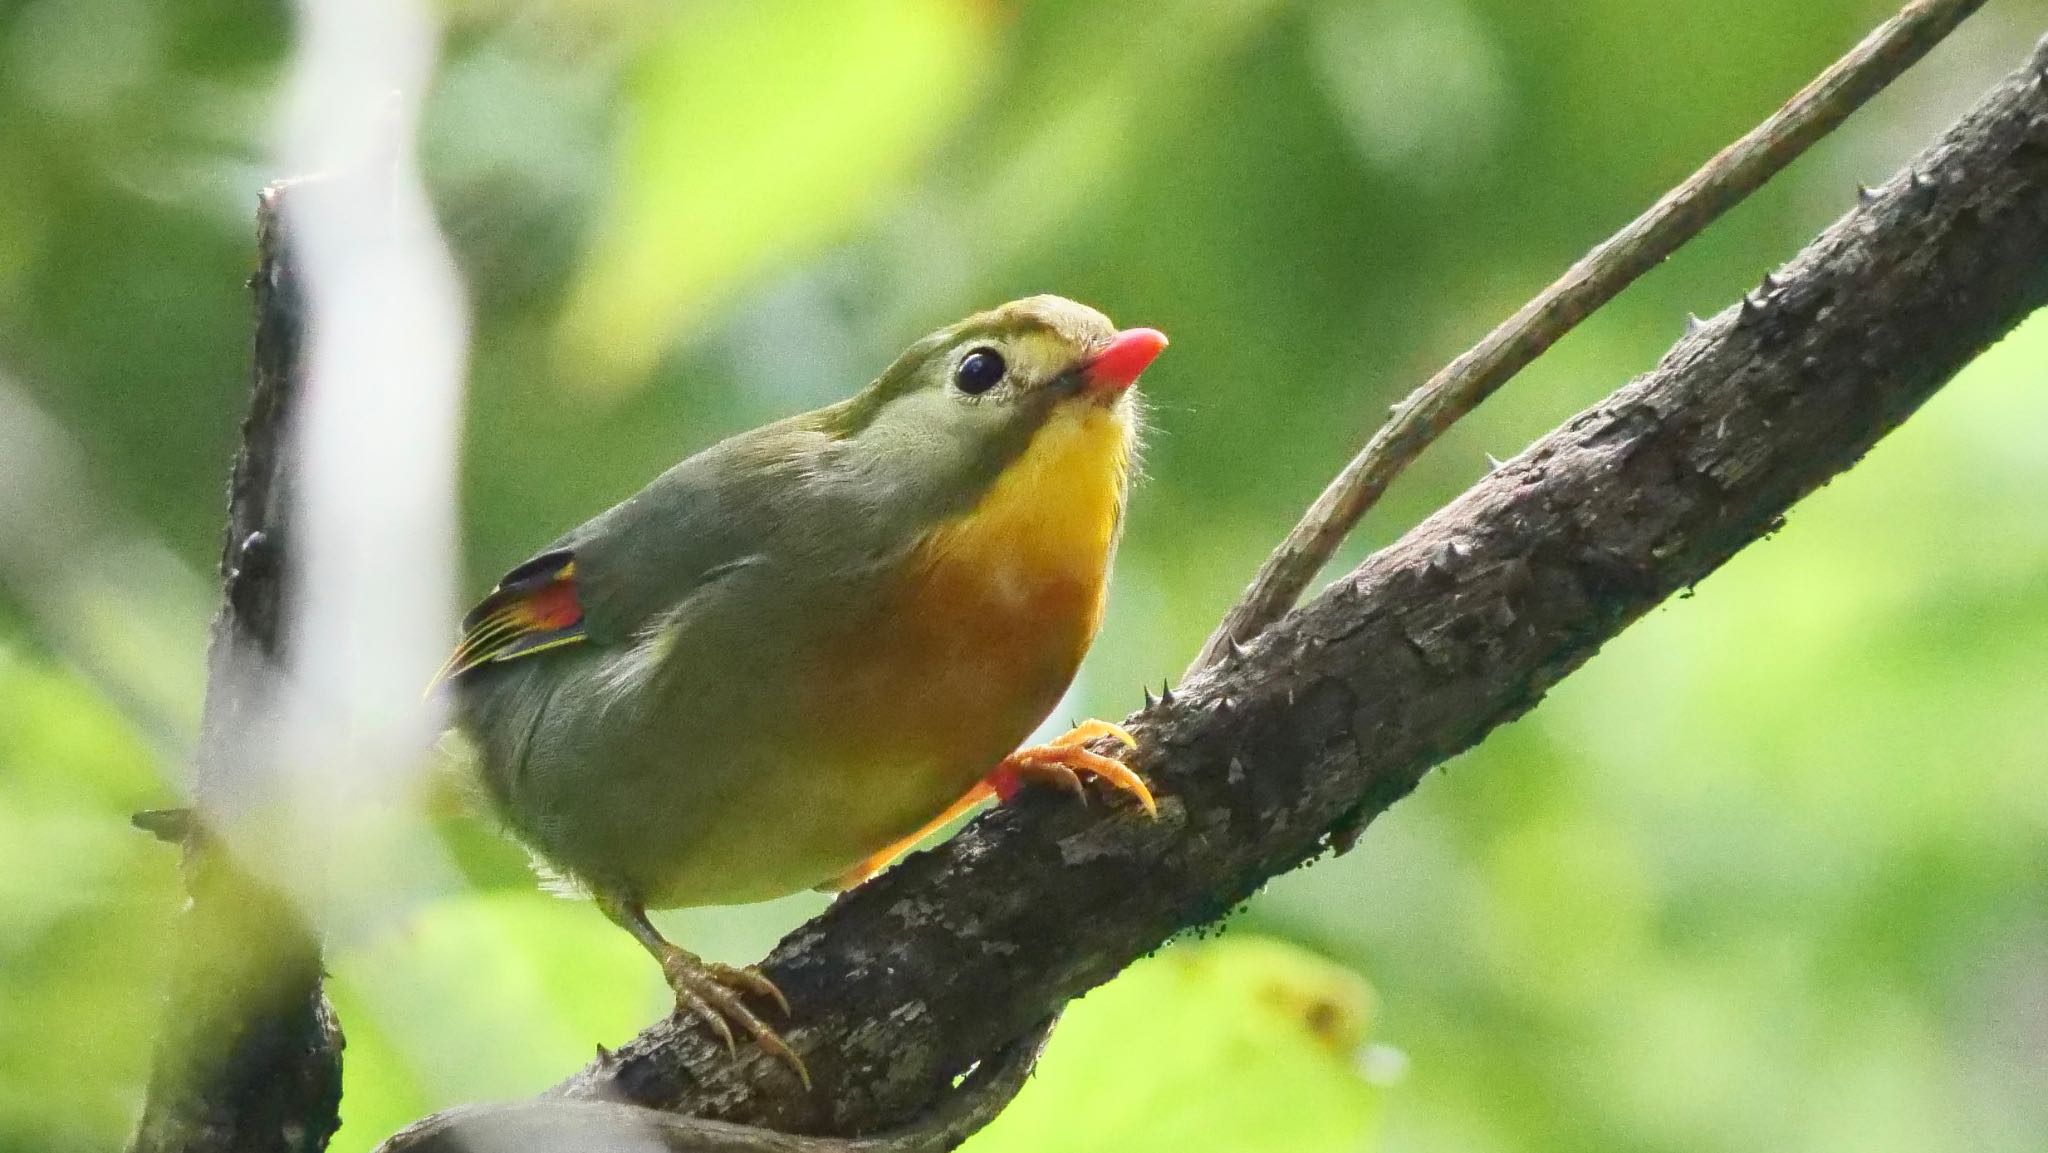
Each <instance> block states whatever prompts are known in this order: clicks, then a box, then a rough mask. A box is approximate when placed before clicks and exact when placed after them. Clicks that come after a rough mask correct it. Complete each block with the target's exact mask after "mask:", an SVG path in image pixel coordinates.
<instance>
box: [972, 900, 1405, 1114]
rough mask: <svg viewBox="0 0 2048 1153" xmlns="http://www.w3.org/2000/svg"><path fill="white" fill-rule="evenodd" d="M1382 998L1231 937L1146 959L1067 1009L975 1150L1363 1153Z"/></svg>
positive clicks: (1259, 942) (1293, 956)
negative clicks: (1370, 1037) (1366, 1046)
mask: <svg viewBox="0 0 2048 1153" xmlns="http://www.w3.org/2000/svg"><path fill="white" fill-rule="evenodd" d="M1371 1013H1372V991H1371V989H1370V988H1368V987H1367V986H1366V984H1365V982H1364V981H1362V980H1360V979H1359V977H1358V976H1357V975H1356V974H1354V973H1352V972H1350V971H1349V970H1347V969H1343V968H1341V967H1339V966H1337V965H1335V964H1332V963H1331V962H1329V961H1326V960H1324V959H1323V958H1321V957H1318V956H1316V955H1315V954H1313V953H1310V952H1308V951H1306V950H1304V949H1301V948H1299V947H1297V946H1294V945H1290V944H1286V943H1284V942H1280V941H1273V940H1265V939H1261V938H1256V937H1230V938H1226V939H1223V940H1217V941H1210V942H1206V943H1202V944H1195V945H1187V946H1182V947H1179V948H1174V949H1170V950H1168V951H1167V952H1165V953H1162V954H1160V955H1159V956H1157V957H1153V958H1150V959H1148V960H1144V961H1141V962H1139V963H1138V964H1136V965H1133V966H1131V968H1130V969H1129V970H1128V971H1126V972H1125V973H1124V974H1123V975H1122V976H1120V977H1118V978H1117V979H1116V980H1115V981H1112V982H1111V983H1109V984H1108V985H1105V986H1103V987H1102V988H1100V989H1098V990H1096V991H1095V992H1093V993H1090V994H1089V995H1088V996H1087V997H1086V998H1085V999H1083V1000H1082V1001H1080V1002H1079V1003H1077V1004H1076V1005H1074V1007H1073V1008H1072V1009H1070V1010H1068V1012H1067V1015H1066V1017H1065V1019H1064V1020H1063V1021H1061V1022H1060V1026H1059V1029H1058V1031H1057V1032H1055V1033H1054V1035H1053V1040H1052V1043H1051V1044H1050V1045H1049V1046H1048V1047H1047V1049H1046V1054H1045V1059H1044V1060H1043V1061H1041V1062H1040V1064H1039V1067H1038V1071H1037V1072H1036V1073H1035V1074H1034V1075H1033V1076H1032V1079H1031V1083H1030V1084H1028V1085H1026V1086H1025V1088H1024V1091H1023V1092H1022V1093H1021V1094H1019V1095H1018V1097H1017V1100H1016V1102H1015V1103H1014V1104H1012V1105H1011V1106H1010V1108H1009V1109H1008V1110H1006V1111H1005V1112H1004V1113H1003V1115H1002V1116H1001V1117H999V1118H997V1119H996V1121H995V1123H994V1124H992V1125H990V1126H989V1127H988V1128H987V1129H985V1130H983V1131H982V1132H981V1133H980V1134H979V1135H977V1136H976V1137H974V1138H973V1139H972V1140H971V1141H969V1142H968V1143H967V1145H966V1146H965V1148H966V1149H967V1150H968V1153H1009V1151H1011V1150H1017V1151H1019V1153H1022V1151H1027V1150H1028V1151H1031V1153H1040V1151H1043V1150H1055V1149H1056V1150H1060V1151H1062V1153H1086V1151H1088V1150H1104V1151H1109V1150H1115V1151H1116V1153H1145V1151H1147V1150H1159V1151H1161V1153H1165V1151H1169V1150H1171V1151H1173V1153H1200V1151H1202V1150H1212V1149H1213V1150H1219V1151H1221V1150H1228V1151H1229V1153H1262V1151H1265V1150H1271V1151H1272V1153H1320V1151H1322V1150H1329V1151H1331V1153H1340V1151H1341V1153H1356V1151H1358V1150H1361V1149H1364V1148H1367V1147H1368V1137H1369V1136H1370V1134H1371V1131H1372V1124H1373V1119H1374V1118H1375V1116H1376V1115H1377V1111H1378V1105H1377V1102H1376V1100H1375V1091H1374V1089H1373V1087H1372V1086H1371V1085H1369V1084H1367V1082H1366V1080H1365V1078H1364V1077H1363V1076H1362V1075H1361V1073H1360V1072H1359V1061H1358V1050H1359V1047H1360V1045H1361V1044H1362V1043H1363V1041H1364V1039H1365V1035H1366V1031H1367V1028H1368V1025H1369V1023H1370V1016H1371Z"/></svg>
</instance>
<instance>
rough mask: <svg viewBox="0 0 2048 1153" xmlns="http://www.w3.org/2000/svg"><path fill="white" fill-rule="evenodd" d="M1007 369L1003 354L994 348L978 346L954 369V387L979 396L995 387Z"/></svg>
mask: <svg viewBox="0 0 2048 1153" xmlns="http://www.w3.org/2000/svg"><path fill="white" fill-rule="evenodd" d="M1005 371H1007V368H1006V366H1005V365H1004V364H1003V357H1002V354H1001V353H999V352H997V351H996V350H995V349H993V348H977V349H975V350H974V351H973V352H970V353H968V354H967V355H966V356H964V357H962V358H961V359H960V367H959V368H956V369H954V370H953V387H955V388H957V389H959V390H960V391H961V392H964V393H966V394H967V395H969V396H979V395H981V394H982V393H984V392H987V391H988V390H989V389H991V388H994V387H995V386H996V384H997V382H999V381H1001V380H1002V379H1003V373H1004V372H1005Z"/></svg>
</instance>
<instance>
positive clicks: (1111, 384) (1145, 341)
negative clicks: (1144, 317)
mask: <svg viewBox="0 0 2048 1153" xmlns="http://www.w3.org/2000/svg"><path fill="white" fill-rule="evenodd" d="M1165 347H1166V334H1165V333H1163V332H1161V331H1159V330H1158V329H1156V328H1126V329H1124V330H1123V331H1122V332H1119V333H1117V334H1116V336H1115V337H1113V338H1112V339H1111V340H1110V342H1109V344H1108V345H1107V346H1105V347H1104V348H1103V350H1102V351H1101V352H1098V353H1096V354H1095V358H1094V359H1093V360H1090V361H1089V362H1088V365H1087V367H1086V368H1084V369H1082V370H1081V371H1082V373H1083V374H1084V375H1085V376H1087V378H1088V391H1089V392H1092V393H1095V394H1097V395H1099V396H1113V395H1115V394H1117V393H1119V392H1122V391H1123V390H1125V389H1127V388H1129V387H1131V385H1133V384H1135V383H1136V382H1137V380H1138V377H1139V376H1141V375H1143V374H1144V372H1145V370H1146V369H1147V368H1149V367H1150V366H1151V364H1152V361H1153V360H1154V359H1156V358H1157V357H1158V356H1159V352H1160V350H1161V349H1164V348H1165Z"/></svg>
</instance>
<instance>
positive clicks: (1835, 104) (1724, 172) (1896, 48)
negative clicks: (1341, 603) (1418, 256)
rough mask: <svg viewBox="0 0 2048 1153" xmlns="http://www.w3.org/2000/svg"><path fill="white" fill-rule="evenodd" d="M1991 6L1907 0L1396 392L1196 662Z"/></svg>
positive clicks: (1303, 582)
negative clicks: (1559, 355) (1501, 403)
mask: <svg viewBox="0 0 2048 1153" xmlns="http://www.w3.org/2000/svg"><path fill="white" fill-rule="evenodd" d="M1983 6H1984V0H1913V2H1912V3H1910V4H1908V5H1906V6H1905V7H1904V8H1903V9H1901V10H1900V11H1899V14H1898V15H1896V16H1894V17H1892V18H1891V19H1890V20H1887V21H1886V22H1885V23H1884V24H1883V25H1882V26H1881V27H1879V28H1877V29H1876V30H1875V31H1873V32H1872V33H1871V34H1870V35H1869V36H1866V37H1864V38H1863V42H1862V43H1860V44H1858V45H1856V47H1855V48H1853V49H1851V50H1850V51H1849V53H1848V55H1846V56H1843V57H1842V58H1841V59H1840V60H1837V61H1835V63H1834V64H1833V65H1832V66H1830V67H1829V68H1828V70H1827V71H1825V72H1823V73H1821V74H1820V75H1819V76H1817V77H1815V78H1814V80H1813V82H1812V83H1810V84H1808V85H1807V86H1806V87H1804V88H1802V89H1800V90H1799V91H1798V92H1797V93H1796V94H1794V95H1793V97H1792V99H1790V100H1788V101H1786V102H1785V106H1784V107H1783V108H1780V109H1778V110H1777V111H1776V112H1774V113H1772V114H1771V116H1770V118H1769V119H1768V120H1765V121H1764V122H1763V123H1762V124H1759V125H1757V126H1756V127H1755V128H1753V129H1751V130H1750V131H1749V132H1748V133H1746V134H1744V136H1743V137H1742V139H1740V140H1737V141H1736V142H1735V143H1733V144H1730V145H1729V146H1728V147H1726V148H1724V149H1722V150H1721V151H1720V153H1718V154H1717V155H1715V157H1714V158H1713V159H1712V160H1709V161H1707V163H1706V164H1704V165H1702V166H1701V168H1700V170H1699V171H1697V172H1695V173H1693V174H1692V175H1691V176H1689V177H1687V178H1686V180H1685V182H1684V183H1683V184H1680V185H1679V186H1678V187H1676V188H1673V189H1672V190H1671V191H1669V192H1667V193H1665V194H1664V195H1663V197H1662V198H1660V199H1659V200H1658V201H1657V203H1655V204H1653V205H1651V206H1650V207H1649V208H1648V209H1647V210H1645V211H1644V212H1643V214H1642V215H1641V216H1638V217H1636V218H1635V219H1634V220H1631V221H1629V223H1628V224H1627V225H1626V226H1625V227H1623V228H1622V230H1621V231H1619V232H1617V233H1615V234H1614V235H1613V236H1610V237H1608V238H1607V239H1606V240H1605V241H1603V242H1601V244H1600V246H1599V247H1597V248H1595V249H1593V251H1591V252H1589V253H1587V254H1586V255H1585V256H1583V257H1581V258H1580V259H1579V261H1578V263H1576V264H1574V265H1572V266H1571V267H1570V268H1569V269H1566V270H1565V274H1564V275H1563V276H1560V277H1558V278H1557V280H1555V281H1554V282H1552V283H1551V284H1550V286H1549V287H1547V288H1545V289H1544V290H1543V291H1542V292H1540V293H1537V294H1536V298H1535V299H1534V300H1531V301H1530V302H1529V303H1527V304H1525V305H1523V306H1522V307H1521V308H1520V309H1519V310H1517V311H1516V312H1515V314H1514V315H1513V316H1510V317H1508V318H1507V319H1506V320H1503V321H1501V322H1500V324H1499V325H1498V326H1496V327H1495V328H1494V330H1493V331H1491V332H1489V333H1487V334H1486V336H1485V337H1484V338H1483V339H1481V340H1480V342H1479V343H1478V344H1475V345H1473V346H1472V347H1471V348H1469V349H1466V350H1465V352H1464V353H1462V354H1461V355H1460V356H1459V357H1458V358H1457V359H1456V360H1453V361H1452V362H1451V363H1449V364H1447V365H1445V366H1444V367H1443V368H1441V369H1439V370H1438V371H1437V373H1436V375H1434V376H1432V377H1430V378H1429V379H1428V380H1427V381H1425V382H1423V385H1422V387H1420V388H1418V389H1416V390H1415V391H1414V392H1413V393H1412V394H1410V395H1409V396H1408V397H1407V399H1405V400H1403V401H1402V402H1401V403H1400V404H1397V405H1395V406H1394V412H1393V415H1392V416H1391V417H1390V418H1389V419H1388V420H1387V423H1386V424H1384V425H1382V426H1381V427H1380V430H1379V431H1378V432H1376V433H1374V434H1373V436H1372V439H1371V440H1370V441H1368V442H1367V443H1366V446H1365V448H1364V449H1362V450H1360V452H1359V454H1358V455H1357V456H1356V457H1354V458H1353V459H1352V461H1351V463H1349V464H1347V465H1345V466H1344V469H1343V471H1342V472H1340V473H1338V474H1337V477H1336V479H1335V480H1332V481H1331V482H1330V485H1329V487H1328V488H1326V489H1324V490H1323V492H1322V495H1320V496H1318V497H1317V498H1316V501H1315V504H1313V505H1311V506H1310V507H1309V510H1308V512H1307V513H1305V514H1304V515H1303V516H1302V518H1301V523H1299V524H1297V525H1295V526H1294V529H1293V531H1291V532H1289V533H1288V534H1287V539H1286V540H1284V541H1282V542H1280V547H1279V548H1277V549H1274V550H1273V555H1272V556H1270V557H1268V558H1267V559H1266V563H1265V564H1264V565H1263V566H1261V567H1260V569H1259V572H1258V575H1257V576H1256V577H1254V578H1252V583H1251V587H1249V588H1247V589H1246V590H1245V592H1244V595H1243V596H1242V597H1240V598H1239V599H1238V602H1237V603H1236V604H1235V605H1232V606H1231V608H1230V611H1229V612H1227V613H1225V614H1224V616H1223V620H1222V623H1220V624H1218V625H1217V626H1216V631H1215V632H1213V633H1211V634H1210V636H1209V640H1208V642H1207V643H1206V644H1204V645H1203V646H1202V652H1201V654H1200V655H1199V656H1197V657H1196V658H1195V664H1194V666H1193V667H1192V668H1190V669H1189V670H1188V672H1189V675H1193V674H1194V673H1195V672H1196V671H1198V670H1199V669H1200V668H1201V667H1202V666H1204V665H1207V664H1210V663H1212V662H1214V661H1217V660H1220V659H1221V658H1222V656H1223V654H1224V653H1225V652H1227V651H1228V650H1229V647H1230V645H1231V644H1232V643H1233V642H1239V643H1241V642H1243V641H1247V640H1250V639H1251V638H1252V637H1253V636H1255V635H1257V634H1258V632H1259V630H1260V629H1263V628H1265V627H1266V626H1267V625H1269V624H1271V623H1273V621H1274V620H1276V619H1278V618H1279V616H1280V614H1281V613H1284V612H1286V611H1287V610H1288V609H1290V608H1292V607H1294V602H1295V601H1297V600H1299V599H1300V598H1301V594H1302V592H1303V590H1305V589H1307V588H1308V586H1309V582H1310V581H1312V580H1314V579H1315V575H1316V574H1317V573H1318V572H1321V571H1322V568H1323V566H1324V565H1325V564H1328V563H1329V561H1330V557H1331V556H1332V555H1333V554H1335V553H1336V551H1337V546H1338V545H1339V544H1342V543H1343V541H1344V538H1345V537H1346V536H1348V535H1350V533H1351V530H1352V528H1354V527H1355V526H1356V525H1357V524H1358V521H1359V519H1360V518H1361V517H1363V516H1365V514H1366V513H1367V512H1369V511H1371V509H1372V506H1373V505H1374V504H1376V503H1378V501H1379V499H1380V497H1381V496H1382V495H1384V494H1385V493H1386V491H1387V486H1388V485H1390V484H1392V483H1394V478H1395V477H1398V476H1400V475H1401V472H1402V470H1403V469H1405V468H1407V467H1408V465H1409V464H1411V463H1412V462H1413V461H1414V460H1415V458H1416V457H1418V456H1421V455H1422V452H1423V450H1424V449H1426V448H1428V447H1429V446H1430V445H1432V444H1434V443H1436V439H1437V438H1438V437H1440V436H1442V435H1443V434H1444V433H1445V432H1447V431H1449V430H1450V427H1451V426H1452V425H1453V424H1456V423H1457V422H1458V421H1459V420H1460V419H1462V418H1463V417H1464V416H1465V415H1466V414H1467V413H1469V412H1471V411H1472V410H1473V409H1474V408H1477V407H1478V406H1479V404H1480V402H1482V401H1484V400H1485V399H1486V398H1487V397H1489V396H1492V395H1493V394H1494V393H1495V392H1497V391H1499V389H1500V388H1501V387H1502V386H1503V385H1505V384H1507V382H1508V381H1510V380H1512V379H1514V376H1515V374H1516V373H1518V372H1520V371H1522V369H1524V368H1527V367H1528V366H1529V364H1530V363H1531V362H1533V361H1534V360H1535V359H1536V358H1537V357H1539V356H1541V355H1543V352H1544V350H1545V349H1547V348H1549V347H1550V346H1551V345H1553V344H1556V343H1557V342H1558V341H1559V340H1561V339H1563V338H1564V335H1565V334H1566V333H1568V332H1570V331H1571V330H1572V329H1574V328H1576V327H1578V324H1579V322H1580V321H1582V320H1584V319H1586V318H1587V317H1588V316H1591V315H1592V314H1593V313H1594V311H1595V310H1597V309H1598V308H1600V307H1601V306H1602V305H1604V304H1606V303H1607V302H1608V301H1610V300H1613V299H1614V298H1615V297H1617V296H1619V295H1621V292H1622V290H1623V289H1625V288H1627V287H1628V286H1629V285H1631V284H1634V283H1635V282H1636V280H1637V278H1639V277H1641V276H1642V275H1643V274H1644V273H1646V272H1648V271H1650V270H1651V269H1652V268H1655V267H1657V265H1659V264H1661V263H1663V261H1664V259H1665V258H1666V257H1668V256H1670V255H1671V254H1672V253H1674V252H1676V251H1678V249H1679V248H1680V246H1682V245H1684V244H1685V243H1686V242H1687V241H1689V240H1691V239H1692V238H1693V237H1695V236H1698V235H1699V234H1700V233H1701V232H1703V231H1705V230H1706V228H1707V226H1708V225H1710V224H1712V223H1713V222H1714V221H1716V220H1719V219H1720V218H1721V214H1722V213H1724V212H1727V211H1728V210H1729V209H1731V208H1733V207H1735V206H1736V205H1737V204H1740V203H1742V201H1744V200H1746V199H1748V197H1749V194H1750V193H1752V192H1755V191H1756V190H1757V189H1759V188H1761V187H1763V185H1764V182H1765V181H1768V180H1769V179H1770V178H1771V177H1773V176H1775V175H1777V174H1778V173H1779V172H1781V171H1783V170H1784V168H1785V166H1786V165H1788V164H1790V163H1792V162H1793V161H1794V160H1797V159H1798V158H1799V157H1800V155H1802V154H1803V153H1804V152H1805V151H1806V150H1807V149H1808V148H1809V147H1811V146H1813V145H1814V144H1815V143H1817V142H1818V141H1819V140H1820V139H1821V138H1822V137H1824V136H1826V135H1827V134H1828V133H1829V132H1832V131H1834V129H1835V128H1836V127H1837V126H1838V125H1840V124H1841V123H1842V121H1844V120H1846V119H1848V117H1849V114H1850V113H1852V112H1854V111H1856V110H1857V109H1858V108H1861V107H1862V106H1863V104H1864V102H1865V101H1867V100H1869V99H1870V98H1871V97H1873V96H1875V95H1877V94H1878V93H1879V92H1882V91H1884V89H1885V86H1886V85H1888V84H1890V83H1891V82H1892V81H1893V80H1895V79H1897V78H1898V77H1899V75H1900V74H1902V73H1904V72H1905V71H1906V69H1908V68H1910V67H1912V66H1913V64H1914V63H1915V62H1917V61H1918V60H1919V59H1920V58H1921V57H1922V56H1925V55H1926V54H1927V53H1928V52H1929V51H1930V50H1931V49H1933V47H1934V46H1935V45H1936V44H1939V43H1941V41H1942V39H1943V38H1944V37H1946V36H1947V35H1948V34H1949V33H1950V32H1951V31H1954V29H1955V27H1956V25H1958V24H1960V23H1962V22H1963V20H1964V19H1965V18H1967V17H1968V16H1969V15H1970V14H1971V13H1972V12H1975V11H1976V10H1977V9H1979V8H1981V7H1983Z"/></svg>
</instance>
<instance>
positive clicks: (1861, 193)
mask: <svg viewBox="0 0 2048 1153" xmlns="http://www.w3.org/2000/svg"><path fill="white" fill-rule="evenodd" d="M1883 195H1884V193H1882V192H1880V191H1878V190H1877V189H1875V188H1872V187H1871V186H1870V185H1868V184H1859V185H1857V186H1856V199H1857V200H1858V201H1860V202H1861V203H1862V205H1863V207H1865V208H1868V207H1870V206H1871V205H1873V204H1876V203H1877V202H1878V200H1879V199H1880V198H1881V197H1883Z"/></svg>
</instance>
